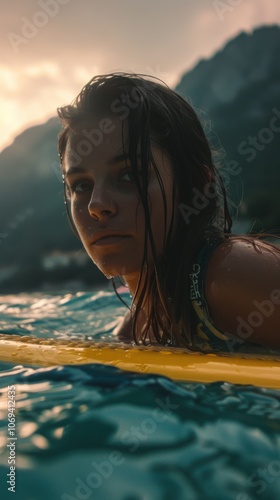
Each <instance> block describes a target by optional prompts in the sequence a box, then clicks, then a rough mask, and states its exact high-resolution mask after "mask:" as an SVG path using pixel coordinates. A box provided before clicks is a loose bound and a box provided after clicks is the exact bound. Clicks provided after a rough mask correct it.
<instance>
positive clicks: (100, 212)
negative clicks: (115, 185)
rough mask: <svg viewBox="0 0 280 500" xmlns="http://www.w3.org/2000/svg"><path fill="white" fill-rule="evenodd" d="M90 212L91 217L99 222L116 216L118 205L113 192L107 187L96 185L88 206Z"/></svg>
mask: <svg viewBox="0 0 280 500" xmlns="http://www.w3.org/2000/svg"><path fill="white" fill-rule="evenodd" d="M88 211H89V214H90V216H91V217H93V218H95V219H98V220H101V219H105V218H107V217H112V216H113V215H115V214H116V213H117V205H116V201H115V196H114V194H113V193H112V192H111V190H109V189H108V188H106V186H97V185H95V186H94V188H93V190H92V193H91V197H90V201H89V204H88Z"/></svg>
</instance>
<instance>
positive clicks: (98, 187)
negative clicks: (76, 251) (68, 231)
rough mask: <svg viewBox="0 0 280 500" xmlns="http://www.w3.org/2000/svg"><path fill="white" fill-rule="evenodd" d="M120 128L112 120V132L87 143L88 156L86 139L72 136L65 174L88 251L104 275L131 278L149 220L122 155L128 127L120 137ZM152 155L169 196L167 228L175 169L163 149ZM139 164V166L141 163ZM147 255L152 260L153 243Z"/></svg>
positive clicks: (156, 224) (153, 187)
mask: <svg viewBox="0 0 280 500" xmlns="http://www.w3.org/2000/svg"><path fill="white" fill-rule="evenodd" d="M122 126H123V122H122V121H121V120H119V119H118V118H114V119H112V121H111V129H110V132H109V133H106V134H103V139H102V141H99V143H98V144H97V145H93V144H92V143H90V142H88V148H87V152H86V153H84V154H81V149H82V148H81V144H82V142H81V141H83V142H84V141H85V139H86V137H85V136H81V135H75V134H73V133H72V134H70V137H69V140H68V142H67V147H66V152H65V160H64V174H65V182H66V184H67V186H68V189H69V191H70V199H71V213H72V217H73V221H74V223H75V226H76V228H77V231H78V233H79V236H80V239H81V241H82V243H83V245H84V247H85V249H86V251H87V253H88V255H89V256H90V258H91V259H92V260H93V262H94V263H95V264H96V265H97V266H98V268H99V269H100V270H101V271H102V273H103V274H105V275H106V276H124V278H125V279H126V281H127V282H129V279H132V277H134V278H136V276H139V272H140V270H141V264H142V260H143V252H144V237H145V218H144V210H143V208H142V204H141V201H140V199H139V194H138V191H137V187H136V184H135V180H133V177H131V176H130V175H129V172H128V170H129V168H130V164H129V158H128V157H127V158H124V154H123V141H124V145H125V146H124V150H125V152H127V151H128V147H127V146H128V144H127V141H126V127H124V131H123V138H122ZM91 127H92V129H97V127H98V123H96V124H91ZM88 141H89V140H88ZM79 144H80V145H79ZM90 144H91V145H90ZM89 145H90V146H89ZM78 152H80V154H79V153H78ZM77 154H78V156H79V161H77ZM152 154H153V157H154V160H155V162H156V165H157V168H158V171H159V173H160V176H161V178H162V182H163V187H164V191H165V194H166V202H167V228H166V229H167V232H168V229H169V226H170V221H171V215H172V182H173V176H172V171H173V169H172V165H171V162H170V160H169V159H168V157H167V155H166V154H165V153H164V152H163V151H162V150H161V149H159V148H158V147H156V146H154V147H152ZM138 168H139V169H140V168H141V165H140V163H139V165H138ZM150 168H151V171H150V181H149V185H148V199H149V203H150V214H151V228H152V232H153V237H154V241H155V246H156V251H157V255H158V256H159V257H160V256H161V255H162V253H163V246H164V229H165V228H164V205H163V199H162V193H161V189H160V185H159V182H158V179H157V177H156V173H155V171H154V168H153V167H152V165H150ZM166 235H167V233H166ZM147 258H148V262H149V263H152V253H151V248H150V246H149V245H148V257H147Z"/></svg>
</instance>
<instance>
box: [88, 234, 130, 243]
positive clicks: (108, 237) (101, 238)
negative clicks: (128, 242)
mask: <svg viewBox="0 0 280 500" xmlns="http://www.w3.org/2000/svg"><path fill="white" fill-rule="evenodd" d="M125 238H129V236H128V235H126V234H118V233H99V234H98V233H97V234H96V235H95V237H94V240H93V245H97V246H99V245H113V244H118V243H120V242H122V241H123V240H124V239H125Z"/></svg>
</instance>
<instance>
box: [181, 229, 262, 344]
mask: <svg viewBox="0 0 280 500" xmlns="http://www.w3.org/2000/svg"><path fill="white" fill-rule="evenodd" d="M224 241H225V239H224V238H223V237H221V236H220V237H219V236H215V237H214V236H212V237H208V238H207V239H206V242H205V243H204V245H203V247H202V249H201V250H200V252H199V253H198V255H197V258H196V261H195V263H194V264H193V267H192V272H191V274H190V300H191V330H192V333H193V347H194V348H195V349H199V350H202V351H224V352H238V351H239V352H240V351H242V352H252V353H255V352H262V353H271V352H272V349H271V348H269V347H265V346H260V345H257V344H253V343H248V342H246V341H244V340H242V339H240V338H239V337H237V336H234V335H231V334H230V333H227V332H222V331H221V330H220V329H219V328H218V327H217V326H216V325H215V324H214V323H213V321H212V320H211V318H210V316H209V311H208V306H207V302H206V299H205V288H204V285H205V275H206V270H207V266H208V261H209V259H210V257H211V255H212V253H213V252H214V250H215V249H216V248H217V246H219V245H220V244H221V243H223V242H224Z"/></svg>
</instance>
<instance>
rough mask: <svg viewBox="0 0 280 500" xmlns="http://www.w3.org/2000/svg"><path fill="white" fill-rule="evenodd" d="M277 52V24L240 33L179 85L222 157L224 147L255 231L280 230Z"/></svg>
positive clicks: (228, 176) (227, 168)
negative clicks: (236, 173)
mask: <svg viewBox="0 0 280 500" xmlns="http://www.w3.org/2000/svg"><path fill="white" fill-rule="evenodd" d="M279 51H280V27H279V26H270V27H261V28H258V29H256V30H255V31H253V32H252V33H241V34H240V35H239V36H237V37H236V38H234V39H233V40H231V41H230V42H229V43H227V44H226V46H225V47H224V48H223V49H222V50H220V51H219V52H218V53H217V54H215V55H214V57H212V58H211V59H209V60H202V61H200V62H199V63H198V64H197V65H196V66H195V67H194V68H193V69H192V70H191V71H189V72H188V73H187V74H185V75H183V77H182V78H181V81H180V82H179V84H178V85H177V86H176V88H175V90H176V91H177V92H178V93H179V94H181V95H182V96H183V97H184V98H185V99H186V100H188V101H189V102H190V103H191V104H192V105H193V106H194V108H195V109H196V111H197V113H198V115H199V116H200V118H201V120H202V122H203V123H204V127H205V129H206V131H207V133H208V136H209V139H210V141H211V143H212V146H213V148H214V149H216V150H218V154H219V155H220V157H221V150H224V152H225V154H224V155H223V157H221V173H222V176H224V179H225V180H226V182H227V184H228V190H229V197H230V199H231V200H232V202H233V204H235V205H238V206H239V215H241V216H242V214H244V215H246V216H247V217H249V218H250V219H251V220H252V222H254V223H255V225H254V230H264V229H265V230H272V229H275V228H278V230H279V229H280V204H279V195H280V165H279V136H280V67H279V62H278V61H279ZM219 151H220V153H219ZM232 166H234V169H235V172H237V171H238V172H240V173H239V174H238V175H235V174H233V172H232V171H233V168H232Z"/></svg>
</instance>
